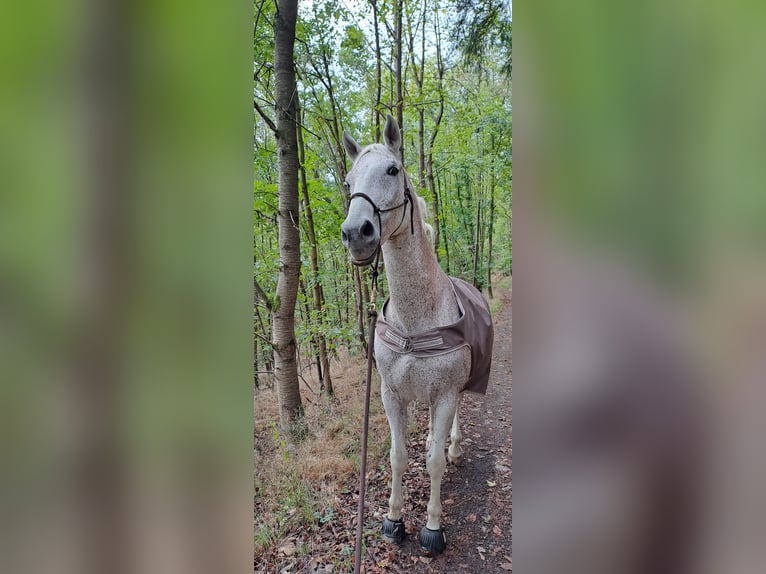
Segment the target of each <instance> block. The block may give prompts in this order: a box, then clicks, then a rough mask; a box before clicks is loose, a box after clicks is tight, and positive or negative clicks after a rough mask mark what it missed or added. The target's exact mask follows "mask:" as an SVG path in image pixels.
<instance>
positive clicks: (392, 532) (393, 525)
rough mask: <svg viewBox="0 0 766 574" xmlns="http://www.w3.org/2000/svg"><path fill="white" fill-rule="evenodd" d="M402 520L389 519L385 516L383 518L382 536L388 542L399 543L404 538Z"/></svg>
mask: <svg viewBox="0 0 766 574" xmlns="http://www.w3.org/2000/svg"><path fill="white" fill-rule="evenodd" d="M404 535H405V531H404V520H402V519H401V518H400V519H399V520H391V519H390V518H388V516H386V517H385V518H384V519H383V538H385V539H386V541H388V542H395V543H396V544H400V543H401V542H402V541H403V540H404Z"/></svg>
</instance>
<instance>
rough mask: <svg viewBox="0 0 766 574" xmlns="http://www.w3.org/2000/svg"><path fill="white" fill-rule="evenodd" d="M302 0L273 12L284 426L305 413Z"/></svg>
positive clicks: (278, 358) (277, 351) (277, 366)
mask: <svg viewBox="0 0 766 574" xmlns="http://www.w3.org/2000/svg"><path fill="white" fill-rule="evenodd" d="M297 18H298V0H279V3H278V5H277V13H276V15H275V16H274V87H275V99H276V112H277V123H276V128H277V134H276V135H277V157H278V161H279V209H278V219H279V279H278V281H277V294H276V299H275V304H274V305H273V311H272V312H273V318H274V319H273V333H274V341H273V344H274V375H275V378H276V382H277V391H278V397H279V418H280V423H281V425H282V428H283V429H291V428H292V425H293V423H294V422H295V420H296V419H297V418H298V417H299V416H300V415H301V414H302V412H303V405H302V403H301V393H300V387H299V386H298V363H297V358H296V354H297V346H296V341H295V301H296V298H297V294H298V279H299V277H300V269H301V250H300V233H299V227H298V141H297V131H296V129H297V128H296V113H297V101H296V98H295V94H296V81H295V62H294V56H293V53H294V52H293V50H294V47H295V24H296V20H297Z"/></svg>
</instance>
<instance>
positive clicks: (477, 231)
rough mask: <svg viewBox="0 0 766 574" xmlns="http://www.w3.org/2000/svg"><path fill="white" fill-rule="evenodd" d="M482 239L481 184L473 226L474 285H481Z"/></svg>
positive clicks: (478, 190) (477, 194) (477, 193)
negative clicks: (480, 244)
mask: <svg viewBox="0 0 766 574" xmlns="http://www.w3.org/2000/svg"><path fill="white" fill-rule="evenodd" d="M480 241H481V185H479V186H478V189H477V191H476V223H475V225H474V228H473V273H472V277H473V286H474V287H476V288H478V287H479V257H480V250H479V242H480Z"/></svg>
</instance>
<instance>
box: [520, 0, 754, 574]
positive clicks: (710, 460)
mask: <svg viewBox="0 0 766 574" xmlns="http://www.w3.org/2000/svg"><path fill="white" fill-rule="evenodd" d="M516 8H517V10H516V14H515V15H516V22H515V24H516V26H515V27H514V31H515V33H516V34H515V40H516V42H515V47H516V53H515V54H514V56H515V57H514V87H515V94H514V95H515V96H516V98H515V101H514V107H515V111H516V114H515V117H514V120H515V125H514V127H515V128H516V130H515V131H516V133H515V135H516V142H515V143H516V145H515V151H516V157H515V162H514V163H515V165H514V167H515V176H516V181H515V184H516V185H515V186H514V208H515V209H514V224H515V225H514V238H513V245H514V297H513V301H514V343H515V348H514V367H515V369H514V391H515V398H516V399H517V400H516V402H515V403H514V407H515V409H514V410H515V413H514V414H515V415H516V416H515V419H514V422H515V423H516V424H515V429H514V430H515V431H516V434H515V439H516V441H515V446H516V449H515V451H516V452H515V454H516V457H515V460H514V462H515V463H516V464H515V466H514V510H515V512H514V518H515V521H514V534H516V536H515V542H516V546H515V551H516V552H515V553H514V566H516V570H517V571H518V572H519V573H521V574H529V573H531V572H543V573H547V572H551V573H553V572H563V571H566V572H569V573H577V572H587V573H589V574H596V573H600V572H604V573H606V572H621V573H624V574H627V573H632V572H636V573H637V572H668V573H675V572H704V573H708V572H709V573H714V572H752V571H758V570H762V569H763V566H762V564H763V559H762V557H761V554H763V540H764V536H766V528H764V526H763V520H762V516H763V510H764V507H765V505H766V498H765V497H764V495H763V492H762V486H763V484H764V482H765V481H766V454H765V453H766V451H764V449H763V445H762V438H759V437H763V436H764V435H765V434H766V417H764V416H763V412H764V410H765V409H766V385H764V384H763V383H764V380H765V379H766V362H764V359H763V357H764V349H766V296H765V295H764V294H765V293H766V241H764V240H765V239H766V191H765V190H766V187H765V185H764V182H766V106H764V101H766V66H764V64H763V62H764V57H765V56H766V34H764V30H766V4H764V3H763V2H749V1H735V2H725V3H703V2H689V1H685V0H663V1H659V0H650V1H648V2H632V3H624V2H611V1H605V0H585V1H581V2H571V1H567V0H543V1H539V2H522V3H519V4H517V6H516ZM759 485H760V486H759Z"/></svg>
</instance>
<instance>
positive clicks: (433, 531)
mask: <svg viewBox="0 0 766 574" xmlns="http://www.w3.org/2000/svg"><path fill="white" fill-rule="evenodd" d="M456 402H457V401H456V400H454V399H453V400H442V401H441V402H439V403H437V404H436V405H433V406H432V412H433V435H432V442H431V448H430V449H428V453H427V455H426V457H427V458H426V468H427V469H428V474H429V475H430V476H431V497H430V498H429V500H428V522H427V523H426V525H425V527H424V528H423V529H422V530H421V531H420V546H421V548H422V549H423V550H425V551H426V552H430V553H432V554H440V553H441V552H443V551H444V548H445V546H446V544H447V540H446V538H445V537H444V530H443V529H442V528H441V515H442V504H441V484H442V478H443V477H444V471H445V470H446V468H447V460H446V457H445V456H444V447H445V443H446V441H447V435H448V431H449V428H450V426H449V425H450V423H451V422H452V418H453V416H454V411H455V406H456Z"/></svg>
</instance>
